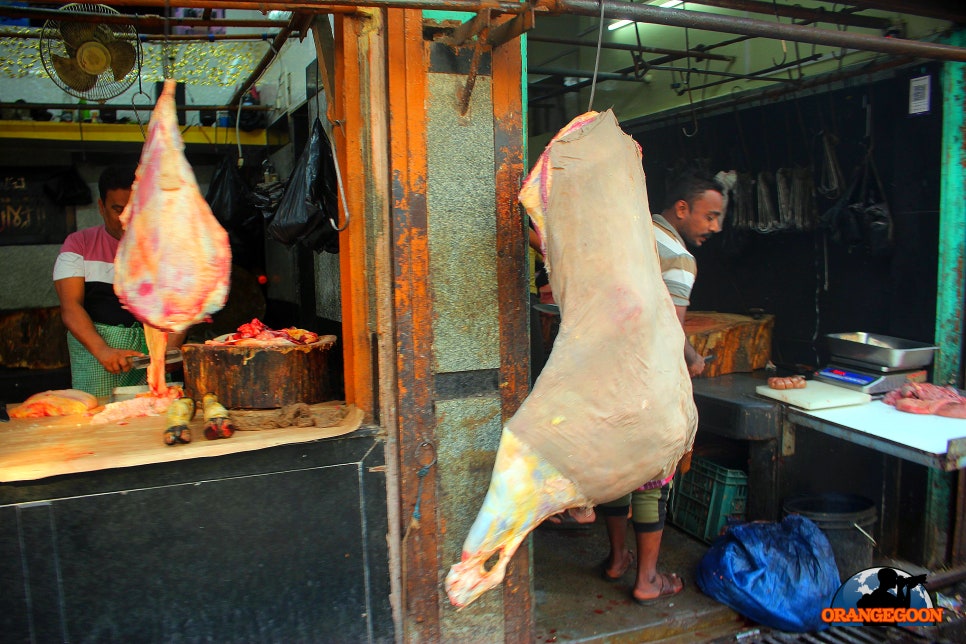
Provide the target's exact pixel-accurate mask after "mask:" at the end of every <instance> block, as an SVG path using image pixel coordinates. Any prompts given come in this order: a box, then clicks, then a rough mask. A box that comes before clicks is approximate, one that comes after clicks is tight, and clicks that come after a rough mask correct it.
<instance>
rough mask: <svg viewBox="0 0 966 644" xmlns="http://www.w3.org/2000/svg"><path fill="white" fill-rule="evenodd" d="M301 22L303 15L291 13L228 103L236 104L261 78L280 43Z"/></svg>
mask: <svg viewBox="0 0 966 644" xmlns="http://www.w3.org/2000/svg"><path fill="white" fill-rule="evenodd" d="M302 23H303V16H301V15H298V14H296V15H293V16H292V19H291V20H290V21H289V23H288V24H287V25H286V26H285V27H284V28H283V29H282V30H281V31H279V32H278V33H277V34H275V39H274V40H272V44H271V48H270V49H269V50H268V51H267V52H265V55H264V56H262V59H261V60H260V61H259V62H258V64H257V65H255V69H253V70H252V73H251V74H249V75H248V78H247V79H246V80H245V82H244V83H242V84H241V85H240V86H239V87H238V89H237V90H235V94H234V95H233V96H232V97H231V100H230V101H228V104H229V105H238V104H239V103H241V100H242V97H243V96H245V94H246V93H247V92H248V90H249V89H251V87H252V86H253V85H254V84H255V83H257V82H258V79H259V78H261V76H262V74H263V73H264V72H265V70H266V69H268V66H269V65H271V64H272V61H273V60H275V58H276V56H278V53H279V52H280V51H281V49H282V45H284V44H285V41H287V40H288V37H289V36H290V35H291V34H292V33H293V32H294V31H295V30H296V26H297V25H299V24H302Z"/></svg>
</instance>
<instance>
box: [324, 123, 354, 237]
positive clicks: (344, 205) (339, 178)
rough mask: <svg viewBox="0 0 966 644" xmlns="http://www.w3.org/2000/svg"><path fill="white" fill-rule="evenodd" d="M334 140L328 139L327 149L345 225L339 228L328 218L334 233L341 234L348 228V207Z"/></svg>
mask: <svg viewBox="0 0 966 644" xmlns="http://www.w3.org/2000/svg"><path fill="white" fill-rule="evenodd" d="M334 124H335V125H338V126H339V127H344V125H343V123H342V121H335V122H334ZM334 138H335V137H331V136H330V137H329V147H330V148H331V149H332V165H334V166H335V180H336V181H337V182H338V183H339V198H340V199H341V201H342V210H344V211H345V223H344V224H342V227H341V228H340V227H339V224H338V223H337V222H336V221H335V220H334V219H333V218H332V217H329V224H330V225H331V226H332V228H334V229H335V231H336V232H338V233H341V232H342V231H343V230H345V229H346V228H348V227H349V205H348V204H347V203H346V201H345V188H344V187H343V186H342V172H341V171H340V170H339V157H338V156H336V153H335V141H333V139H334Z"/></svg>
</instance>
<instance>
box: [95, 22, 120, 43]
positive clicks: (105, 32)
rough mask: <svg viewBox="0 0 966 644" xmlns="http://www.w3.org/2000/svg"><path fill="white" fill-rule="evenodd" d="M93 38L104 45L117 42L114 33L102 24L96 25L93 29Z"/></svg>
mask: <svg viewBox="0 0 966 644" xmlns="http://www.w3.org/2000/svg"><path fill="white" fill-rule="evenodd" d="M93 36H94V38H95V39H96V40H98V41H100V42H102V43H104V44H105V45H106V44H107V43H111V42H114V41H115V40H117V39H116V38H115V37H114V31H113V30H112V29H111V28H110V27H108V26H107V25H104V24H98V25H97V26H95V27H94V34H93Z"/></svg>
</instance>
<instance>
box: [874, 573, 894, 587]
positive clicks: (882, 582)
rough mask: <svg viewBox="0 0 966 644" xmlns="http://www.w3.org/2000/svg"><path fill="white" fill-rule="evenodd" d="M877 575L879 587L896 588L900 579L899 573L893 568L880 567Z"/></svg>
mask: <svg viewBox="0 0 966 644" xmlns="http://www.w3.org/2000/svg"><path fill="white" fill-rule="evenodd" d="M875 576H876V577H878V578H879V588H885V589H889V588H895V587H896V583H897V582H898V581H899V574H898V573H897V572H896V571H895V570H893V569H892V568H879V572H877V573H876V575H875Z"/></svg>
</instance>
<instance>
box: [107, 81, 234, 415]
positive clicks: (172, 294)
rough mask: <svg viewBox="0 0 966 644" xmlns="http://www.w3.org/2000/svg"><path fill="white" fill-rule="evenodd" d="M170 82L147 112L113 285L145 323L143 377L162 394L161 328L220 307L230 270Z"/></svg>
mask: <svg viewBox="0 0 966 644" xmlns="http://www.w3.org/2000/svg"><path fill="white" fill-rule="evenodd" d="M176 85H177V84H176V82H175V81H174V80H172V79H168V80H166V81H165V82H164V90H163V91H162V93H161V96H160V97H159V98H158V102H157V105H156V106H155V108H154V111H153V112H152V113H151V122H150V123H149V125H148V134H147V139H146V141H145V143H144V148H143V149H142V152H141V159H140V162H139V163H138V168H137V173H136V175H135V180H134V185H133V186H132V188H131V198H130V201H128V204H127V207H126V208H125V209H124V212H123V213H122V215H121V223H122V225H123V226H124V227H125V232H124V236H123V237H122V238H121V242H120V245H119V246H118V251H117V256H116V257H115V259H114V270H115V275H114V292H115V293H117V296H118V298H120V300H121V303H122V304H123V305H124V306H125V307H126V308H127V309H128V310H130V311H131V313H133V314H134V317H135V318H137V319H138V320H140V321H141V322H143V323H144V329H145V335H146V337H147V342H148V350H149V353H150V355H151V364H150V366H149V367H148V384H149V385H150V390H151V392H152V393H153V394H155V395H156V396H164V395H165V393H166V386H165V383H164V352H165V345H166V343H167V334H168V333H169V332H179V331H184V330H186V329H187V328H188V327H190V326H191V325H192V324H196V323H198V322H201V321H203V320H205V319H206V318H208V316H210V315H211V314H212V313H215V312H216V311H218V310H220V309H221V308H222V307H223V306H224V305H225V300H226V299H227V298H228V287H229V276H230V274H231V247H230V246H229V243H228V234H227V233H226V232H225V229H224V228H222V227H221V224H219V223H218V220H217V219H215V216H214V215H213V214H212V213H211V208H210V207H209V206H208V203H207V202H206V201H205V198H204V197H203V196H202V194H201V191H200V190H199V189H198V183H197V181H196V180H195V175H194V172H193V171H192V169H191V166H190V165H189V164H188V160H187V159H186V158H185V156H184V152H183V150H184V141H183V140H182V138H181V132H180V130H179V128H178V119H177V113H176V110H175V103H174V96H175V87H176Z"/></svg>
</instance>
